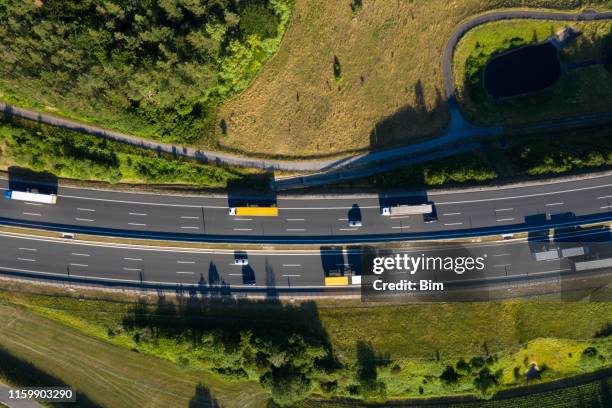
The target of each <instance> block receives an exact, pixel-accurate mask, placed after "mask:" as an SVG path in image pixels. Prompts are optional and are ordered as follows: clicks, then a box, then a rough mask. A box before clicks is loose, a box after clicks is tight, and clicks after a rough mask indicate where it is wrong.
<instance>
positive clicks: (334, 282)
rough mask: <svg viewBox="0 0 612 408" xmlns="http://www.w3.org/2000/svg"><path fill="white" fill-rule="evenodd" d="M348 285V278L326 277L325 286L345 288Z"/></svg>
mask: <svg viewBox="0 0 612 408" xmlns="http://www.w3.org/2000/svg"><path fill="white" fill-rule="evenodd" d="M348 284H349V278H348V276H326V277H325V286H346V285H348Z"/></svg>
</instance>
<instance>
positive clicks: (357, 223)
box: [349, 220, 363, 227]
mask: <svg viewBox="0 0 612 408" xmlns="http://www.w3.org/2000/svg"><path fill="white" fill-rule="evenodd" d="M362 225H363V224H362V223H361V221H359V220H351V221H349V227H361V226H362Z"/></svg>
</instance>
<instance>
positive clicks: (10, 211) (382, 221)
mask: <svg viewBox="0 0 612 408" xmlns="http://www.w3.org/2000/svg"><path fill="white" fill-rule="evenodd" d="M6 188H8V183H7V182H6V181H2V182H1V184H0V190H2V189H6ZM424 202H433V203H434V206H435V209H436V212H437V216H438V221H436V222H432V223H425V221H424V219H423V216H421V215H418V216H415V215H411V216H395V217H393V216H391V217H383V216H381V215H380V210H381V207H383V206H389V205H395V204H418V203H424ZM230 203H231V204H230ZM246 203H249V204H259V205H270V204H274V205H277V206H278V208H279V216H278V217H239V216H230V215H229V214H228V207H229V206H230V205H231V206H239V205H245V204H246ZM349 219H353V220H361V222H362V226H361V227H351V226H349ZM610 219H612V175H604V176H599V177H594V178H588V179H581V180H569V181H567V180H566V181H563V182H550V183H547V184H542V185H531V186H522V187H512V188H499V189H488V190H482V191H479V190H476V191H463V192H448V193H442V194H440V193H429V194H428V193H427V192H422V193H418V194H415V195H404V196H386V195H383V196H375V195H373V196H372V195H370V196H335V197H332V196H310V197H306V196H304V197H299V196H278V197H276V198H273V199H270V200H266V201H260V200H257V199H248V198H240V197H231V196H230V197H229V198H228V197H227V196H216V197H210V196H176V195H156V194H144V193H124V192H111V191H98V190H87V189H78V188H69V187H60V188H59V191H58V200H57V204H55V205H46V204H36V203H27V202H21V201H15V200H4V199H2V200H0V223H4V224H10V225H21V226H32V227H39V228H47V229H54V230H61V231H70V232H86V233H92V234H102V235H111V236H124V237H142V238H157V239H176V240H191V241H204V242H243V243H266V242H267V243H321V244H323V243H351V242H377V241H391V240H407V239H426V238H427V239H440V238H448V237H457V236H473V235H483V234H500V233H508V232H518V231H525V230H530V229H538V228H540V229H541V228H543V227H553V226H555V225H557V226H559V225H565V224H567V223H576V224H579V223H585V222H587V221H603V220H610Z"/></svg>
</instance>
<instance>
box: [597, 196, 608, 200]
mask: <svg viewBox="0 0 612 408" xmlns="http://www.w3.org/2000/svg"><path fill="white" fill-rule="evenodd" d="M606 198H612V195H607V196H603V197H597V199H598V200H605V199H606Z"/></svg>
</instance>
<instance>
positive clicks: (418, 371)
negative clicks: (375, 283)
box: [0, 293, 612, 401]
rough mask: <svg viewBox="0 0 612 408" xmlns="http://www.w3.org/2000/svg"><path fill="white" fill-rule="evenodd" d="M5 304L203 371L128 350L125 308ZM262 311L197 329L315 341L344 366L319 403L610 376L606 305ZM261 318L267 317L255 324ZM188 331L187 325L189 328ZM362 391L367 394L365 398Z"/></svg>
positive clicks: (37, 299)
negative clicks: (488, 379)
mask: <svg viewBox="0 0 612 408" xmlns="http://www.w3.org/2000/svg"><path fill="white" fill-rule="evenodd" d="M2 299H3V300H4V302H5V303H7V302H8V303H15V304H20V305H21V306H22V307H25V308H26V309H28V310H29V311H31V312H34V313H35V314H38V315H40V316H44V317H48V318H50V319H52V320H54V321H55V322H57V323H61V324H63V325H66V326H67V327H69V328H70V330H76V331H78V332H80V333H82V336H87V337H88V338H90V337H91V338H97V339H99V340H102V341H104V342H107V343H111V344H114V345H116V346H119V347H120V349H123V350H130V349H133V348H137V349H139V350H140V353H141V354H135V353H132V354H134V355H137V356H142V354H148V355H152V356H156V357H158V358H161V359H163V360H167V361H169V362H172V363H174V365H175V366H176V365H177V364H179V365H180V361H181V358H185V357H187V358H188V359H189V367H190V368H191V369H193V370H196V371H198V372H199V370H200V369H201V368H202V369H206V368H207V364H208V363H207V362H206V361H205V360H198V357H197V356H198V351H197V347H198V346H195V347H196V349H194V350H193V356H192V355H191V354H190V353H192V352H190V351H188V350H191V349H192V348H193V347H194V344H192V343H191V342H190V341H188V340H181V338H182V337H181V336H179V337H178V338H168V339H165V338H163V337H161V338H159V339H158V340H156V341H154V342H151V343H147V342H143V341H137V340H135V337H134V333H133V332H132V331H131V330H130V329H128V328H126V327H125V325H124V323H122V322H124V321H125V320H124V319H125V317H126V316H128V315H129V314H130V313H131V310H132V309H133V305H130V304H129V303H113V302H105V301H96V300H83V299H81V300H78V299H75V298H57V297H48V296H31V295H20V294H15V293H13V294H8V293H3V294H2ZM6 307H9V306H6ZM10 307H12V306H10ZM262 307H264V306H263V305H255V304H254V305H253V306H252V307H249V305H247V304H243V305H242V306H239V307H236V305H234V306H231V305H227V304H226V305H217V306H214V305H211V306H209V307H206V308H205V309H204V310H203V311H202V312H201V314H200V317H199V318H200V319H201V325H202V327H208V328H209V329H210V328H212V327H219V328H222V327H224V325H228V324H229V325H231V326H232V327H242V326H245V327H248V326H249V325H251V324H252V322H253V321H257V322H258V326H259V325H263V326H261V327H268V328H273V327H283V328H284V330H286V331H287V333H289V332H292V331H294V330H297V331H299V332H302V331H304V330H306V331H307V332H311V333H320V335H321V336H324V337H325V339H326V340H325V341H326V342H329V344H330V345H331V348H332V349H333V352H334V355H336V356H337V358H338V360H339V361H340V362H341V363H342V365H343V368H342V369H340V370H339V371H335V372H334V371H331V372H327V373H326V374H323V373H321V378H320V379H319V380H318V381H321V384H323V382H326V381H327V383H329V382H333V383H334V384H336V386H335V388H334V389H333V391H329V389H327V390H324V389H323V386H322V385H317V383H315V384H313V387H314V388H313V389H314V391H315V392H317V393H321V394H322V395H326V396H332V395H337V396H352V397H356V398H360V397H364V396H365V397H367V398H368V399H370V400H378V401H380V400H383V399H385V398H408V397H412V398H414V397H432V396H448V395H457V394H462V393H467V394H476V395H491V392H492V391H493V390H495V389H504V388H508V387H516V386H519V385H524V384H525V380H524V379H523V374H522V373H523V372H524V370H525V369H526V368H527V366H528V364H529V363H531V362H532V361H534V362H537V363H538V365H539V366H540V367H544V366H545V367H547V368H546V370H545V371H544V372H543V373H542V378H543V379H544V380H551V379H555V378H560V377H566V376H569V375H575V374H581V373H586V372H592V371H594V370H597V369H599V368H602V367H606V366H609V360H610V358H612V338H611V337H609V336H608V337H601V338H595V336H596V333H597V332H598V331H600V330H601V329H602V328H603V327H605V326H606V325H607V324H609V323H610V316H612V305H610V304H608V303H589V302H562V303H559V302H545V301H543V302H502V303H479V304H469V303H457V304H439V305H438V304H432V305H409V306H384V307H363V306H360V304H359V303H355V304H350V303H349V304H344V305H342V304H338V303H336V302H331V303H330V302H326V301H323V302H321V303H319V305H318V308H317V309H316V310H312V311H311V312H306V313H304V311H305V310H307V309H299V308H298V309H295V310H294V311H291V308H286V309H285V310H284V311H281V310H277V308H275V307H274V306H266V307H268V308H269V309H262ZM299 310H301V311H299ZM152 313H153V312H152ZM262 315H264V316H266V317H265V318H263V319H262ZM219 316H222V318H220V317H219ZM9 320H10V319H9ZM4 321H6V319H4ZM181 321H182V320H181ZM48 324H51V323H48ZM193 324H194V322H193V321H192V322H191V323H190V325H191V326H190V327H192V325H193ZM193 327H195V326H193ZM493 328H495V329H493ZM152 330H154V331H155V329H152ZM142 333H145V332H141V334H142ZM149 336H150V334H149ZM1 339H2V337H1V336H0V340H1ZM90 341H94V340H93V339H91V340H90ZM1 344H3V343H1V342H0V345H1ZM587 347H594V348H595V349H596V350H597V351H596V353H595V354H594V356H593V357H585V353H584V350H585V349H586V348H587ZM186 350H187V351H186ZM130 355H131V354H130ZM364 356H365V357H364ZM460 360H464V361H466V362H468V367H467V368H461V369H459V368H457V372H458V374H459V376H458V379H457V380H456V381H455V382H452V383H445V382H444V381H442V380H441V379H440V376H441V374H442V373H443V371H444V370H445V367H446V366H449V365H450V366H453V367H454V366H455V365H457V367H460V366H459V364H458V362H459V361H460ZM478 361H481V362H480V363H479V362H478ZM369 364H370V365H369ZM364 367H367V368H368V369H369V371H367V370H366V371H367V372H369V373H370V374H371V373H373V377H368V378H366V380H369V381H370V382H367V381H365V382H364V379H363V378H362V374H360V373H363V372H364ZM372 368H373V370H372ZM485 368H486V369H487V370H490V372H491V373H496V374H495V375H496V376H497V377H496V380H495V381H496V384H495V385H494V386H492V385H490V384H489V385H488V386H487V387H485V388H484V389H479V388H477V386H476V382H475V381H476V378H477V376H478V375H479V372H481V371H482V370H483V369H485ZM515 372H518V373H519V374H518V376H517V375H516V374H515ZM486 373H489V371H486ZM497 373H499V374H497ZM487 375H489V374H487ZM491 375H492V374H491ZM201 378H203V379H204V378H205V377H201ZM215 378H217V377H215ZM203 381H204V380H203ZM217 381H222V380H219V379H217ZM223 381H226V380H223ZM67 382H68V381H67ZM204 382H205V384H206V385H207V386H208V387H210V389H211V391H212V392H213V394H214V395H217V394H219V396H220V397H219V398H221V396H222V395H223V393H222V392H221V391H215V389H214V388H213V385H211V384H214V382H209V381H204ZM230 384H231V383H230ZM364 384H366V385H367V384H369V385H368V386H369V387H370V388H368V389H369V391H364V390H365V389H364V388H363V387H365V386H366V385H364ZM381 384H382V385H381ZM83 391H84V390H83ZM256 395H261V394H256ZM92 398H93V396H92Z"/></svg>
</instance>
